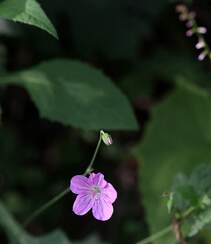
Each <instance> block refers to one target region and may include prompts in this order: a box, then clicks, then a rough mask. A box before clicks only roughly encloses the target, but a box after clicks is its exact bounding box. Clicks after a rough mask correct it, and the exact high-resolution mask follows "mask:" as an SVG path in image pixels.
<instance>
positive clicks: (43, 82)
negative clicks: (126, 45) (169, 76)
mask: <svg viewBox="0 0 211 244" xmlns="http://www.w3.org/2000/svg"><path fill="white" fill-rule="evenodd" d="M0 83H1V84H2V85H3V84H17V85H20V86H23V87H24V88H25V89H26V90H27V91H28V92H29V94H30V95H31V98H32V100H33V101H34V103H35V104H36V105H37V107H38V109H39V112H40V115H41V117H44V118H47V119H50V120H52V121H58V122H61V123H63V124H65V125H72V126H74V127H76V128H82V129H86V130H88V129H92V130H93V129H95V130H99V129H102V128H104V129H128V130H134V129H137V128H138V126H137V122H136V119H135V117H134V114H133V111H132V108H131V106H130V104H129V102H128V100H127V98H126V97H125V95H123V94H122V93H121V91H120V90H119V89H118V88H117V87H116V86H115V85H114V84H113V83H112V82H111V80H110V79H109V78H107V77H106V76H105V75H104V74H102V73H101V72H100V71H98V70H96V69H95V68H92V67H91V66H89V65H87V64H83V63H80V62H77V61H69V60H62V59H61V60H52V61H49V62H44V63H42V64H40V65H38V66H36V67H34V68H32V69H30V70H26V71H22V72H18V73H15V74H13V75H8V76H4V77H1V78H0Z"/></svg>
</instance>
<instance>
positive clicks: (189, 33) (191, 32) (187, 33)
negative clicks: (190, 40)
mask: <svg viewBox="0 0 211 244" xmlns="http://www.w3.org/2000/svg"><path fill="white" fill-rule="evenodd" d="M192 35H193V30H192V29H190V30H188V31H186V36H188V37H190V36H192Z"/></svg>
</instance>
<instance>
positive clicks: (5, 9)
mask: <svg viewBox="0 0 211 244" xmlns="http://www.w3.org/2000/svg"><path fill="white" fill-rule="evenodd" d="M0 17H1V18H4V19H8V20H13V21H17V22H21V23H25V24H29V25H33V26H36V27H38V28H41V29H43V30H45V31H47V32H48V33H50V34H51V35H53V36H54V37H55V38H58V36H57V32H56V30H55V28H54V26H53V25H52V23H51V22H50V20H49V19H48V17H47V16H46V14H45V13H44V11H43V10H42V8H41V7H40V5H39V3H38V2H37V1H36V0H18V1H17V0H3V1H1V2H0Z"/></svg>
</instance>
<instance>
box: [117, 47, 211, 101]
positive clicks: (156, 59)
mask: <svg viewBox="0 0 211 244" xmlns="http://www.w3.org/2000/svg"><path fill="white" fill-rule="evenodd" d="M184 67H185V69H184ZM160 80H161V81H165V82H166V83H167V82H168V83H169V84H171V85H174V84H175V82H177V81H178V80H182V81H183V82H189V81H191V82H192V83H195V84H199V85H201V86H203V87H209V80H210V71H209V70H208V71H206V72H204V70H203V68H202V65H201V64H200V63H199V62H198V61H197V60H194V59H193V58H192V55H190V54H184V53H180V52H178V53H175V52H169V51H167V50H163V49H161V50H159V51H157V52H156V53H155V54H154V55H153V56H152V57H149V58H146V59H145V60H142V61H141V62H140V63H138V64H136V66H134V67H133V69H132V70H131V71H130V72H129V74H127V75H126V76H125V77H124V78H123V79H122V81H121V83H120V86H121V88H122V89H123V91H125V92H127V94H128V96H129V97H130V98H131V99H136V98H138V97H140V96H142V97H146V96H147V97H153V92H154V90H155V87H156V85H157V81H160Z"/></svg>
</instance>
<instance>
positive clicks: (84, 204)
mask: <svg viewBox="0 0 211 244" xmlns="http://www.w3.org/2000/svg"><path fill="white" fill-rule="evenodd" d="M70 190H71V191H72V192H73V193H75V194H78V196H77V197H76V199H75V202H74V204H73V212H74V213H75V214H77V215H84V214H86V213H87V212H88V211H89V210H90V209H92V214H93V216H94V217H95V218H96V219H97V220H101V221H105V220H108V219H110V218H111V216H112V214H113V206H112V203H114V201H115V200H116V198H117V192H116V190H115V189H114V187H113V186H112V185H111V184H110V183H108V182H107V181H106V180H105V179H104V175H103V174H101V173H97V174H95V173H91V174H90V175H89V177H86V176H84V175H76V176H73V178H72V179H71V181H70Z"/></svg>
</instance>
